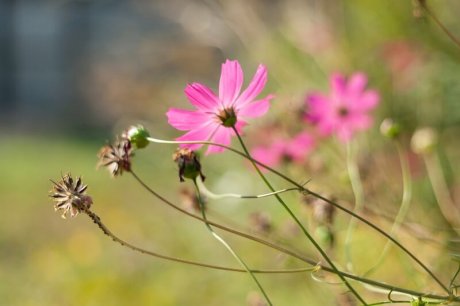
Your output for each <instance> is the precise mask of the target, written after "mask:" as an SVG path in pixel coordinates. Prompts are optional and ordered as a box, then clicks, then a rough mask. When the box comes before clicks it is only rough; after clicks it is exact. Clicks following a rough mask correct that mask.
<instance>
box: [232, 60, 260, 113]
mask: <svg viewBox="0 0 460 306" xmlns="http://www.w3.org/2000/svg"><path fill="white" fill-rule="evenodd" d="M265 83H267V68H265V66H264V65H259V67H258V68H257V71H256V73H255V74H254V77H253V78H252V80H251V83H249V86H248V88H246V90H244V91H243V93H242V94H241V96H240V97H239V98H238V99H237V100H236V101H235V106H238V107H242V106H244V105H245V104H247V103H249V102H251V101H252V100H254V98H255V97H257V95H259V94H260V93H261V91H262V90H263V89H264V87H265Z"/></svg>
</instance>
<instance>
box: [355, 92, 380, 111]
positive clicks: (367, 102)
mask: <svg viewBox="0 0 460 306" xmlns="http://www.w3.org/2000/svg"><path fill="white" fill-rule="evenodd" d="M379 100H380V96H379V94H378V92H377V91H375V90H367V91H365V92H364V93H363V94H362V95H361V97H360V98H359V101H358V102H359V103H356V104H357V105H356V107H359V109H361V110H363V111H367V110H371V109H373V108H375V107H376V106H377V104H378V103H379Z"/></svg>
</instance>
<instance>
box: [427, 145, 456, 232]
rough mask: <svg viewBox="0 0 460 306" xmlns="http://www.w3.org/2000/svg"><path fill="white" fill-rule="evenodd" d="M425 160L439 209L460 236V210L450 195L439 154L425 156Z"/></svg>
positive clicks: (433, 153)
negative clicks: (459, 226)
mask: <svg viewBox="0 0 460 306" xmlns="http://www.w3.org/2000/svg"><path fill="white" fill-rule="evenodd" d="M423 160H424V161H425V165H426V169H427V172H428V178H429V179H430V183H431V186H432V188H433V192H434V195H435V197H436V201H437V202H438V206H439V209H440V211H441V213H442V215H443V216H444V218H445V219H446V220H447V222H448V223H449V224H450V226H451V228H452V229H453V230H454V231H455V232H456V233H457V234H460V229H459V228H458V225H459V224H460V223H459V220H460V210H459V209H458V208H457V206H456V205H455V203H454V201H453V200H452V197H451V195H450V191H449V187H448V186H447V182H446V180H445V178H444V173H443V171H442V166H441V161H440V160H439V156H438V154H437V152H432V153H427V154H424V155H423Z"/></svg>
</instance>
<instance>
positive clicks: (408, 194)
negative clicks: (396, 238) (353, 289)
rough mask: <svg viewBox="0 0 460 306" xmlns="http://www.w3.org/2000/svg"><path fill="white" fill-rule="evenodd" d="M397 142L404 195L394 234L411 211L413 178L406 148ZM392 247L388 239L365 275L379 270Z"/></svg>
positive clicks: (393, 229)
mask: <svg viewBox="0 0 460 306" xmlns="http://www.w3.org/2000/svg"><path fill="white" fill-rule="evenodd" d="M395 144H396V149H397V150H398V155H399V162H400V164H401V174H402V183H403V195H402V200H401V206H400V207H399V211H398V214H397V215H396V218H395V222H394V223H393V226H392V227H391V230H390V235H392V236H393V235H394V234H395V233H396V232H397V231H398V230H399V229H400V228H401V224H402V223H403V221H404V218H405V217H406V215H407V213H408V212H409V207H410V201H411V199H412V178H411V175H410V170H409V162H408V161H407V157H406V156H405V153H404V150H403V148H402V146H401V144H400V143H399V142H396V143H395ZM390 248H391V244H390V241H387V242H386V243H385V246H384V247H383V251H382V253H381V254H380V256H379V259H378V260H377V263H376V264H375V265H374V266H373V267H372V268H371V269H369V270H368V271H367V272H366V273H364V275H365V276H367V275H369V274H371V273H373V272H374V271H375V270H377V268H378V267H379V266H380V265H381V264H382V262H383V259H384V258H385V256H386V255H387V254H388V252H389V250H390Z"/></svg>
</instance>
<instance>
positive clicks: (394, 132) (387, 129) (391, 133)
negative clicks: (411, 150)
mask: <svg viewBox="0 0 460 306" xmlns="http://www.w3.org/2000/svg"><path fill="white" fill-rule="evenodd" d="M380 133H382V135H383V136H386V137H388V138H390V139H396V138H398V136H399V135H400V134H401V126H400V125H399V124H398V123H396V122H394V121H393V119H391V118H386V119H385V120H383V121H382V124H380Z"/></svg>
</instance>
